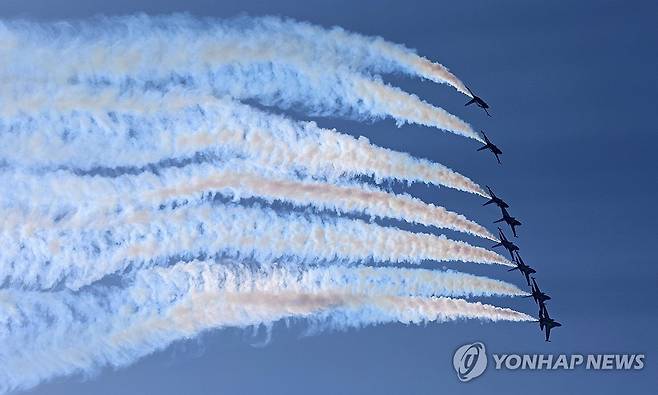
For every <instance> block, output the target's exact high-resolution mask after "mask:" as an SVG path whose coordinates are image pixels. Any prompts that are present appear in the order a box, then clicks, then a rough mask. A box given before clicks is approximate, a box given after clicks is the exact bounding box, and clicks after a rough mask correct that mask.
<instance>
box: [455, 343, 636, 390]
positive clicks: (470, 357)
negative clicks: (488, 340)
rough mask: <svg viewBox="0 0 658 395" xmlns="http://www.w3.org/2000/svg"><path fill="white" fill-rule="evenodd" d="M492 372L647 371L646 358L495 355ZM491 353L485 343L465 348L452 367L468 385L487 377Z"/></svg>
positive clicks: (633, 355) (607, 355)
mask: <svg viewBox="0 0 658 395" xmlns="http://www.w3.org/2000/svg"><path fill="white" fill-rule="evenodd" d="M491 355H492V357H493V361H494V366H493V367H492V369H494V370H496V371H507V372H514V371H519V370H532V371H546V370H548V371H554V372H555V371H565V370H584V371H600V372H605V371H611V370H643V369H644V366H645V358H646V356H645V354H498V353H492V354H491ZM487 358H488V357H487V351H486V348H485V346H484V344H483V343H482V342H475V343H469V344H464V345H463V346H461V347H459V348H458V349H457V350H456V351H455V354H454V355H453V357H452V365H453V366H454V368H455V371H456V372H457V378H459V381H461V382H464V383H465V382H468V381H471V380H473V379H474V378H476V377H479V376H481V375H482V373H484V371H485V369H486V368H487Z"/></svg>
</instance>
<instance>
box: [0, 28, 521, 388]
mask: <svg viewBox="0 0 658 395" xmlns="http://www.w3.org/2000/svg"><path fill="white" fill-rule="evenodd" d="M0 57H2V59H3V67H2V68H0V80H2V81H3V89H0V217H1V218H2V219H3V221H2V223H1V225H0V284H2V287H1V289H0V344H1V345H2V347H0V392H5V391H10V390H14V389H27V388H30V387H33V386H35V385H37V384H38V383H39V382H41V381H44V380H49V379H51V378H54V377H58V376H62V375H68V374H74V373H83V374H84V373H89V372H92V371H94V370H96V369H99V368H102V367H105V366H114V367H116V366H125V365H127V364H130V363H132V362H134V361H135V360H137V359H139V358H141V357H143V356H145V355H148V354H150V353H153V352H155V351H157V350H160V349H162V348H164V347H167V346H168V345H169V344H170V343H171V342H173V341H176V340H179V339H185V338H191V337H194V336H196V335H198V334H199V333H200V332H202V331H204V330H209V329H216V328H225V327H249V326H258V325H267V326H271V325H273V324H274V323H275V322H277V321H279V320H281V319H304V321H305V322H306V323H310V324H313V325H317V326H318V327H319V328H320V329H323V330H324V329H331V328H345V327H361V326H366V325H373V324H378V323H384V322H400V323H427V322H442V321H449V320H455V319H462V318H471V319H479V320H488V321H498V320H507V321H528V320H531V319H532V318H531V317H529V316H527V315H525V314H523V313H520V312H517V311H514V310H510V309H505V308H500V307H494V306H490V305H485V304H481V303H479V302H476V303H474V302H469V301H466V300H464V299H457V298H463V297H480V296H517V295H525V293H524V292H523V291H521V290H520V289H519V288H517V287H516V286H514V285H511V284H507V283H505V282H502V281H497V280H493V279H488V278H483V277H477V276H473V275H468V274H464V273H458V272H453V271H436V270H427V269H418V268H414V269H408V268H401V267H395V266H394V265H398V264H409V263H411V264H419V263H424V261H462V262H474V263H485V264H501V265H506V266H513V264H512V263H511V262H510V261H508V260H507V259H506V258H504V257H502V256H500V255H499V254H497V253H495V252H492V251H489V250H487V249H484V248H480V247H476V246H473V245H470V244H468V243H466V242H463V241H457V240H451V239H448V238H447V237H445V236H443V235H434V234H429V233H420V232H412V231H407V230H402V229H399V228H397V227H395V226H394V225H390V226H382V225H379V224H377V223H374V222H373V220H374V219H377V220H379V219H395V220H399V221H406V222H408V223H414V224H421V225H425V226H428V227H432V229H431V230H432V231H433V230H435V228H444V229H450V230H455V231H459V232H464V233H468V234H470V235H476V236H480V237H484V238H488V239H495V237H494V236H493V235H491V233H489V232H488V231H487V230H486V229H485V228H483V227H482V226H480V225H478V224H477V223H475V222H473V221H471V220H469V219H467V218H466V217H464V216H463V215H460V214H458V213H455V212H451V211H448V210H447V209H445V208H443V207H440V206H438V205H435V204H427V203H425V202H423V201H422V200H420V199H418V198H415V197H412V196H410V195H408V194H404V193H393V192H388V191H387V190H385V189H384V188H381V184H383V183H385V182H388V181H395V182H403V183H407V184H409V183H413V182H421V183H427V184H434V185H441V186H446V187H449V188H454V189H457V190H460V191H465V192H469V193H473V194H478V195H481V196H487V194H486V193H485V192H484V191H483V190H482V189H481V188H480V187H479V186H478V185H477V184H476V183H475V182H473V181H472V180H470V179H469V178H467V177H465V176H463V175H461V174H459V173H457V172H455V171H453V170H451V169H448V168H447V167H445V166H443V165H440V164H437V163H433V162H430V161H427V160H422V159H416V158H414V157H412V156H411V155H408V154H405V153H401V152H394V151H391V150H389V149H386V148H382V147H378V146H376V145H373V144H371V143H370V142H369V141H368V140H367V139H365V138H363V137H361V138H354V137H351V136H350V135H347V134H343V133H339V132H337V131H336V130H333V129H324V128H320V127H319V126H318V125H317V124H315V123H313V122H302V121H296V120H292V119H291V118H289V117H290V116H291V114H292V115H300V114H301V115H303V114H313V115H330V116H341V117H347V118H352V119H367V120H376V119H380V118H385V117H390V118H393V119H394V120H395V121H396V122H397V123H398V125H402V124H404V123H416V124H421V125H425V126H429V127H434V128H438V129H442V130H446V131H450V132H452V133H455V134H459V135H462V136H465V137H469V138H472V139H475V140H478V141H480V136H479V135H478V134H477V133H475V132H474V130H473V129H472V128H471V126H470V125H469V124H468V123H466V122H464V121H462V120H460V119H459V118H457V117H455V116H453V115H451V114H449V113H448V112H446V111H445V110H443V109H441V108H440V107H437V106H434V105H432V104H429V103H427V102H425V101H423V100H422V99H421V98H419V97H417V96H416V95H413V94H410V93H408V92H405V91H403V90H401V89H399V88H397V87H395V86H392V85H390V84H388V83H387V82H385V81H384V79H383V76H384V75H385V74H389V73H400V72H401V73H405V74H408V75H411V76H417V77H422V78H425V79H428V80H431V81H434V82H438V83H445V84H448V85H450V86H452V87H454V88H455V89H457V90H458V91H459V92H462V93H464V94H466V95H470V94H469V93H468V92H467V89H466V87H465V85H464V84H463V83H462V82H461V81H460V80H459V79H458V78H457V77H456V76H455V75H453V74H451V73H450V72H449V71H448V70H447V68H445V67H444V66H442V65H440V64H438V63H434V62H432V61H430V60H428V59H426V58H423V57H421V56H418V55H417V54H415V53H414V52H413V51H412V50H410V49H407V48H405V47H403V46H401V45H397V44H392V43H389V42H387V41H385V40H383V39H381V38H372V37H365V36H361V35H358V34H353V33H349V32H346V31H344V30H342V29H340V28H330V29H325V28H322V27H318V26H313V25H310V24H306V23H300V22H296V21H292V20H283V19H279V18H247V17H244V18H237V19H233V20H230V21H217V20H195V19H193V18H190V17H186V16H173V17H156V18H152V17H148V16H137V17H121V18H99V19H96V20H93V21H85V22H77V23H60V24H36V23H30V22H7V23H2V22H0ZM256 106H258V107H260V109H257V108H256ZM272 107H276V108H278V109H283V110H291V111H288V115H277V114H273V113H272V111H271V110H272ZM373 182H374V184H378V185H379V186H377V185H372V184H373ZM343 214H349V216H344V215H343ZM364 218H365V219H364ZM368 220H369V221H370V222H368ZM382 264H383V265H388V266H384V267H372V266H378V265H382ZM365 265H370V266H365Z"/></svg>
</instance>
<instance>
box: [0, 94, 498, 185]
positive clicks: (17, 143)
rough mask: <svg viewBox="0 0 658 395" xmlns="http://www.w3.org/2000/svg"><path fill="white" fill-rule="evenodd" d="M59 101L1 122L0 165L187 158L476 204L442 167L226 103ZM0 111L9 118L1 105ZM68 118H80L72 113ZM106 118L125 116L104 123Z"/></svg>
mask: <svg viewBox="0 0 658 395" xmlns="http://www.w3.org/2000/svg"><path fill="white" fill-rule="evenodd" d="M69 93H70V94H67V95H66V96H65V97H67V98H68V99H67V100H64V98H63V100H59V96H54V99H53V97H50V96H48V95H44V96H43V97H42V99H43V100H45V101H47V102H48V105H47V106H46V107H47V108H48V107H49V106H51V105H52V106H53V107H52V108H53V109H54V113H53V112H46V114H40V113H37V114H36V115H38V117H36V118H28V119H19V120H16V121H13V122H12V121H6V120H5V122H6V123H3V120H2V119H0V135H1V136H2V141H3V144H1V145H0V159H1V160H4V161H7V162H8V163H10V164H16V165H19V166H25V167H39V166H55V167H59V166H64V167H69V168H76V169H93V168H95V167H122V166H123V167H125V166H136V167H143V166H146V165H149V164H153V163H159V162H161V161H164V160H166V159H168V158H189V157H191V156H193V155H194V154H195V153H205V154H216V155H224V156H227V155H228V156H235V155H238V156H240V157H243V158H245V159H248V160H249V161H250V162H251V163H252V164H253V165H255V166H260V167H263V168H268V169H277V170H279V171H283V170H286V171H288V172H290V173H295V174H297V173H300V172H301V173H303V174H309V175H313V176H317V177H324V178H328V179H334V180H335V179H337V178H339V177H341V176H348V177H353V176H357V175H368V176H373V177H374V178H375V179H376V180H377V181H382V180H385V179H395V180H402V181H407V182H414V181H417V182H426V183H432V184H436V185H443V186H447V187H450V188H455V189H458V190H461V191H466V192H470V193H475V194H479V195H482V196H486V192H484V191H483V190H482V188H480V186H478V185H477V184H476V183H474V182H473V181H471V180H470V179H468V178H467V177H465V176H463V175H461V174H459V173H456V172H454V171H452V170H450V169H448V168H447V167H445V166H443V165H440V164H437V163H432V162H429V161H427V160H419V159H416V158H413V157H411V156H410V155H408V154H404V153H399V152H395V151H392V150H389V149H386V148H381V147H377V146H375V145H373V144H371V143H370V142H369V141H368V140H367V139H365V138H363V137H361V138H359V139H355V138H353V137H351V136H348V135H345V134H342V133H338V132H336V131H335V130H328V129H322V128H319V127H318V126H317V125H316V124H315V123H313V122H295V121H292V120H290V119H288V118H285V117H282V116H277V115H272V114H266V113H264V112H262V111H259V110H256V109H253V108H251V107H249V106H245V105H242V104H239V103H236V102H234V101H231V100H228V99H217V98H214V97H211V96H200V97H192V96H189V95H187V94H185V93H184V92H182V91H181V92H180V94H174V93H168V94H164V95H160V94H155V93H147V94H143V95H141V96H139V97H137V96H133V95H127V96H126V95H121V94H120V93H119V92H118V91H115V92H114V93H113V94H109V95H105V96H100V97H98V98H97V100H96V99H95V98H94V97H95V96H94V95H90V96H86V95H82V96H77V93H76V92H75V91H72V92H69ZM19 105H20V106H23V105H24V106H25V108H26V109H27V108H37V107H38V106H39V105H38V104H35V103H29V102H26V103H23V104H20V103H19ZM2 108H4V109H5V110H7V111H10V112H11V111H13V110H11V109H10V106H5V107H0V111H1V110H2ZM76 109H78V110H80V111H83V112H88V113H89V114H90V115H88V116H85V115H81V114H79V113H74V111H75V110H76ZM112 109H116V110H118V111H120V112H123V111H125V112H126V114H125V116H124V117H121V116H113V117H109V116H108V112H109V111H110V110H112ZM21 111H22V110H21ZM60 114H65V115H66V114H69V116H64V117H63V116H61V115H60ZM133 115H136V116H139V119H138V120H135V119H134V118H133V117H132V116H133ZM103 125H106V126H103Z"/></svg>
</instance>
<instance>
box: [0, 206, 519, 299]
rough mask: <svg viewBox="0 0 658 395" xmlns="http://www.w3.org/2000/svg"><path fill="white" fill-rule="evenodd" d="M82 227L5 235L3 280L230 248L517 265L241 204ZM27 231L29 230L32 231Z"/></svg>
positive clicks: (420, 236) (23, 282)
mask: <svg viewBox="0 0 658 395" xmlns="http://www.w3.org/2000/svg"><path fill="white" fill-rule="evenodd" d="M90 218H92V220H97V221H99V222H100V223H96V224H94V225H93V226H88V227H87V228H88V229H87V230H84V231H82V232H73V231H67V230H65V229H64V230H59V229H56V230H54V231H47V230H40V229H38V228H37V227H36V226H30V227H29V229H27V230H26V229H20V230H16V231H6V232H4V233H3V234H2V235H0V245H1V246H2V249H1V250H0V261H1V262H11V263H12V264H11V265H2V266H0V280H2V281H6V283H9V284H15V285H17V286H24V287H29V288H32V287H37V288H41V289H43V288H46V289H48V288H51V287H53V286H55V285H57V284H59V283H62V284H64V285H65V286H67V287H69V288H72V289H77V288H80V287H82V286H84V285H88V284H91V283H93V282H94V281H96V280H99V279H101V278H103V277H104V276H106V275H108V274H112V273H117V272H122V271H124V270H126V269H128V268H131V267H133V268H134V267H140V266H144V265H147V266H148V265H153V264H156V263H159V262H166V261H167V259H168V258H170V257H175V256H186V257H197V256H201V255H214V254H217V253H220V254H229V255H240V256H251V257H253V258H255V259H257V260H258V261H261V262H263V261H269V260H272V259H277V258H282V257H291V258H290V259H296V260H297V261H298V262H300V263H305V262H306V263H310V262H334V261H338V262H343V263H347V262H361V261H369V260H374V261H377V262H391V263H396V262H410V263H419V262H421V261H422V260H435V261H452V260H456V261H463V262H475V263H497V264H501V265H506V266H513V264H512V263H511V262H510V261H508V260H507V259H506V258H504V257H502V256H500V255H498V254H497V253H495V252H492V251H489V250H486V249H484V248H480V247H474V246H471V245H469V244H467V243H465V242H461V241H454V240H450V239H448V238H446V237H445V236H443V235H441V236H434V235H430V234H425V233H412V232H407V231H403V230H399V229H396V228H387V227H382V226H379V225H375V224H370V223H365V222H362V221H359V220H348V219H341V218H337V219H333V218H330V219H318V218H315V217H308V218H305V217H303V216H300V215H297V214H290V215H286V216H282V215H278V214H276V213H275V212H273V211H272V210H269V209H258V208H245V207H240V206H223V205H216V206H213V207H210V206H208V205H201V206H194V207H192V206H184V207H181V208H177V209H173V210H170V209H164V210H158V211H139V212H132V211H129V212H127V213H126V214H125V215H124V216H123V220H122V222H121V223H117V222H113V221H111V220H109V221H108V220H106V219H104V218H100V219H99V218H97V217H90ZM28 232H29V233H28Z"/></svg>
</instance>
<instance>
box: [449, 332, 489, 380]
mask: <svg viewBox="0 0 658 395" xmlns="http://www.w3.org/2000/svg"><path fill="white" fill-rule="evenodd" d="M452 365H453V366H454V367H455V371H456V372H457V377H458V378H459V381H461V382H464V383H465V382H467V381H471V380H473V379H474V378H476V377H479V376H480V375H481V374H482V373H484V370H485V369H486V368H487V352H486V348H485V347H484V344H483V343H481V342H476V343H472V344H464V345H463V346H461V347H459V348H458V349H457V351H455V355H454V356H453V357H452Z"/></svg>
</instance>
